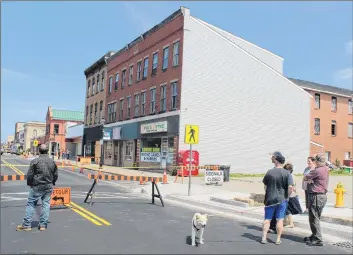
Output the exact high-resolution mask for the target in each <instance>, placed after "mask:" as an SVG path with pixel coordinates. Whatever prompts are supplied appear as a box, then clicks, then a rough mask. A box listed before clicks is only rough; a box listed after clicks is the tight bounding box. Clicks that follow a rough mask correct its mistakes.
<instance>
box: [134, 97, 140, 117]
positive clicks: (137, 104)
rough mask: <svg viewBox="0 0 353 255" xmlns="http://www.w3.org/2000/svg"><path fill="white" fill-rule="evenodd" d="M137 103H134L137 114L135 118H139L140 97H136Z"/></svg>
mask: <svg viewBox="0 0 353 255" xmlns="http://www.w3.org/2000/svg"><path fill="white" fill-rule="evenodd" d="M134 101H135V103H134V107H135V113H134V117H138V116H139V108H140V95H138V94H137V95H135V100H134Z"/></svg>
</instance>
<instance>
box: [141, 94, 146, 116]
mask: <svg viewBox="0 0 353 255" xmlns="http://www.w3.org/2000/svg"><path fill="white" fill-rule="evenodd" d="M145 109H146V92H142V93H141V116H144V115H145V114H146V112H145Z"/></svg>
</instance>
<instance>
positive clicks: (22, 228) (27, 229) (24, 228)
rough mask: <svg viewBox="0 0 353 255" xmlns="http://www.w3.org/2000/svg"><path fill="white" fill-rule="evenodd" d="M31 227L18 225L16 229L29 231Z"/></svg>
mask: <svg viewBox="0 0 353 255" xmlns="http://www.w3.org/2000/svg"><path fill="white" fill-rule="evenodd" d="M31 230H32V228H31V227H24V226H23V225H18V226H17V227H16V231H31Z"/></svg>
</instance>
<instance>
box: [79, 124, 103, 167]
mask: <svg viewBox="0 0 353 255" xmlns="http://www.w3.org/2000/svg"><path fill="white" fill-rule="evenodd" d="M101 139H102V127H101V126H98V127H90V128H84V131H83V138H82V150H81V151H82V154H83V155H82V156H91V157H92V161H97V159H99V157H100V154H101V146H100V142H99V141H100V140H101Z"/></svg>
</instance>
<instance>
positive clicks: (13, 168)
mask: <svg viewBox="0 0 353 255" xmlns="http://www.w3.org/2000/svg"><path fill="white" fill-rule="evenodd" d="M2 161H3V162H4V163H5V165H6V166H8V167H9V168H11V169H12V170H14V171H15V172H16V173H17V174H19V175H24V173H23V172H22V171H21V170H19V169H17V168H16V167H13V166H12V165H11V164H10V163H8V162H7V161H6V160H3V159H2Z"/></svg>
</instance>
